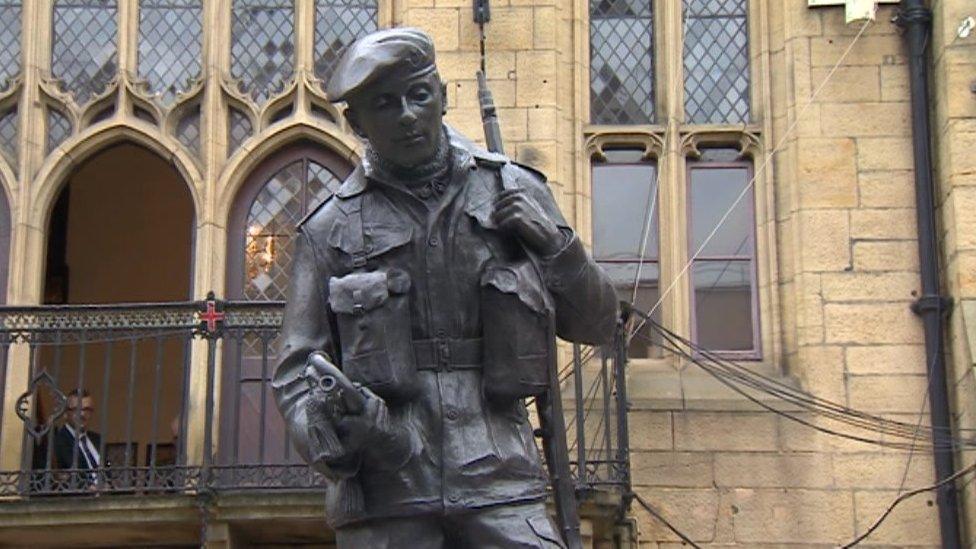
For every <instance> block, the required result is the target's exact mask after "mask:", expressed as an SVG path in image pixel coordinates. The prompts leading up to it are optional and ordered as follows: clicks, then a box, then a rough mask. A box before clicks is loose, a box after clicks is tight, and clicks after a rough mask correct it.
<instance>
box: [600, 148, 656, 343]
mask: <svg viewBox="0 0 976 549" xmlns="http://www.w3.org/2000/svg"><path fill="white" fill-rule="evenodd" d="M603 154H604V156H605V158H606V161H604V162H594V163H593V168H592V169H593V171H592V183H593V195H592V196H593V258H594V259H595V260H596V261H597V263H598V264H599V265H600V266H601V267H603V270H604V271H606V273H607V274H608V275H609V276H610V279H611V280H612V281H613V284H614V286H615V287H616V288H617V294H618V295H619V296H620V299H621V300H623V301H626V302H628V303H631V302H633V303H634V305H635V306H636V307H637V308H638V309H639V310H641V311H645V312H649V311H650V310H651V309H653V308H654V305H655V304H656V303H657V300H658V296H659V293H660V283H659V280H660V266H659V253H658V206H657V194H658V190H657V167H656V166H655V164H654V163H653V162H649V161H647V160H645V159H644V151H643V150H642V149H618V150H605V151H604V152H603ZM660 316H661V312H660V310H657V311H654V317H655V318H660ZM652 333H653V332H652V331H651V329H650V326H647V325H645V326H644V327H643V328H642V329H641V330H640V331H639V332H638V334H637V335H636V336H635V337H634V338H632V339H631V343H630V347H629V351H628V355H629V356H630V357H631V358H646V357H649V356H657V355H658V352H659V349H658V348H656V347H654V346H652V345H651V339H650V338H651V334H652Z"/></svg>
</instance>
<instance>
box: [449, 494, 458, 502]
mask: <svg viewBox="0 0 976 549" xmlns="http://www.w3.org/2000/svg"><path fill="white" fill-rule="evenodd" d="M447 500H448V501H450V502H451V503H457V502H459V501H461V496H459V495H457V494H451V495H449V496H447Z"/></svg>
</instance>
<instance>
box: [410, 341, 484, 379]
mask: <svg viewBox="0 0 976 549" xmlns="http://www.w3.org/2000/svg"><path fill="white" fill-rule="evenodd" d="M413 355H414V357H415V358H416V360H417V369H418V370H434V371H443V370H479V369H481V356H482V352H481V338H480V337H474V338H468V339H453V338H443V339H415V340H414V341H413Z"/></svg>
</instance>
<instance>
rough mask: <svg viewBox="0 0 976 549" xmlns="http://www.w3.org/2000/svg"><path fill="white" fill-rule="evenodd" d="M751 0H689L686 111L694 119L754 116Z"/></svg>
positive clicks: (698, 121)
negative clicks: (748, 5)
mask: <svg viewBox="0 0 976 549" xmlns="http://www.w3.org/2000/svg"><path fill="white" fill-rule="evenodd" d="M746 1H747V0H685V17H684V20H685V28H684V69H685V114H686V117H687V121H688V122H690V123H692V124H741V123H746V122H749V118H750V116H749V29H748V25H747V20H746Z"/></svg>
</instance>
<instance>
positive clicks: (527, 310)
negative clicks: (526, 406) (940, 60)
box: [481, 260, 551, 399]
mask: <svg viewBox="0 0 976 549" xmlns="http://www.w3.org/2000/svg"><path fill="white" fill-rule="evenodd" d="M544 292H545V291H544V290H543V288H542V280H541V278H540V277H539V275H538V273H537V272H536V271H535V269H534V267H533V265H532V263H531V262H529V261H528V260H522V261H518V262H515V263H511V264H505V265H500V266H499V265H496V266H489V267H488V268H487V269H486V270H485V272H484V274H483V275H482V277H481V317H482V332H483V333H482V338H483V342H484V390H485V395H486V396H487V397H489V398H491V399H513V398H524V397H529V396H534V395H538V394H540V393H542V392H543V391H545V390H546V388H547V387H548V383H549V375H548V374H549V372H548V368H549V352H550V350H549V349H550V341H549V338H550V337H551V336H550V329H549V323H550V322H551V314H550V311H549V307H548V305H547V302H546V296H545V293H544Z"/></svg>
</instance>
